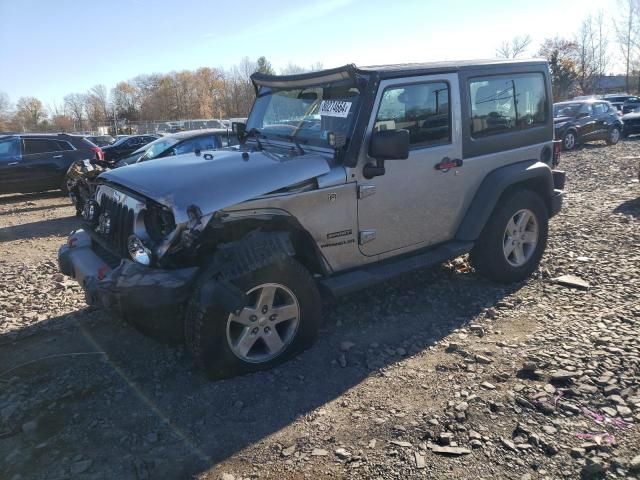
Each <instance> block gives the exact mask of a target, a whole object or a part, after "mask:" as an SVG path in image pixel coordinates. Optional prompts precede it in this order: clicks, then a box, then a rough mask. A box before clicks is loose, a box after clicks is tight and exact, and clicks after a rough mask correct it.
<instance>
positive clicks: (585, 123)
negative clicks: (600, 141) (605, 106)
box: [576, 103, 597, 141]
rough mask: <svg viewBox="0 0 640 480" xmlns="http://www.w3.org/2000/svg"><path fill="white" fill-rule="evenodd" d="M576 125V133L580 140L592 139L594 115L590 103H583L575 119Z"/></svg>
mask: <svg viewBox="0 0 640 480" xmlns="http://www.w3.org/2000/svg"><path fill="white" fill-rule="evenodd" d="M576 125H577V127H578V134H579V135H580V140H582V141H589V140H593V139H594V136H596V132H597V126H596V115H595V110H594V108H593V104H592V103H583V104H582V106H581V107H580V110H579V113H578V119H577V120H576Z"/></svg>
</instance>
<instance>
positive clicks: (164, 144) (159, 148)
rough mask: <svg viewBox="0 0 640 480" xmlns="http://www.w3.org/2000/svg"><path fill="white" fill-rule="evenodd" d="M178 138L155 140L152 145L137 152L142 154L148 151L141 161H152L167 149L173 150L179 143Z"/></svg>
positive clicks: (147, 145) (149, 144)
mask: <svg viewBox="0 0 640 480" xmlns="http://www.w3.org/2000/svg"><path fill="white" fill-rule="evenodd" d="M178 141H179V140H178V139H177V138H171V137H162V138H159V139H158V140H154V141H153V142H151V143H148V144H146V145H145V146H144V147H142V148H139V149H138V150H136V152H139V153H142V152H144V151H145V150H146V152H147V153H145V154H144V156H143V157H142V158H140V160H150V159H152V158H156V157H157V156H158V155H160V154H161V153H162V152H164V151H165V150H166V149H167V148H171V147H172V146H173V145H175V144H176V143H178Z"/></svg>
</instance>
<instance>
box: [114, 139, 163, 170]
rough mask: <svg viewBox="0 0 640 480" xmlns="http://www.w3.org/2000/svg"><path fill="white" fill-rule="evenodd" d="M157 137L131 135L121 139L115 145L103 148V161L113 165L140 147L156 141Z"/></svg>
mask: <svg viewBox="0 0 640 480" xmlns="http://www.w3.org/2000/svg"><path fill="white" fill-rule="evenodd" d="M157 139H158V136H157V135H152V134H149V135H131V136H129V137H124V138H122V139H118V140H116V142H115V143H113V144H111V145H108V146H106V147H104V148H103V151H104V161H105V162H107V163H114V162H117V161H118V160H120V159H121V158H123V157H126V156H127V155H129V154H130V153H133V152H134V151H136V150H138V149H139V148H140V147H143V146H145V145H146V144H147V143H151V142H153V141H154V140H157Z"/></svg>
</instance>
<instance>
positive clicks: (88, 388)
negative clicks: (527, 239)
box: [0, 266, 518, 479]
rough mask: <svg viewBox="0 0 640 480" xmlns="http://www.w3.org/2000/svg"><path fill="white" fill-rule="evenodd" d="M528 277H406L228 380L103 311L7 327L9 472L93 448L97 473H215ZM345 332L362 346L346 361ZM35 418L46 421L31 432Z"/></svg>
mask: <svg viewBox="0 0 640 480" xmlns="http://www.w3.org/2000/svg"><path fill="white" fill-rule="evenodd" d="M517 289H518V287H517V286H516V287H514V286H509V287H506V286H498V285H495V284H492V283H489V282H486V281H484V280H481V279H479V278H477V277H476V276H474V275H472V274H465V273H457V272H456V271H454V270H453V269H452V268H450V267H444V266H443V267H440V268H437V269H434V270H427V271H422V272H416V273H413V274H410V275H405V276H403V277H400V278H398V279H396V280H394V281H391V282H387V283H385V284H382V285H380V286H378V287H375V288H370V289H368V290H366V291H363V292H360V293H358V294H353V295H351V296H349V297H345V298H344V299H342V300H341V301H339V302H337V303H335V304H334V305H331V306H329V307H328V308H327V309H326V310H325V315H324V316H325V319H326V325H325V328H324V331H323V332H322V334H321V335H320V338H319V340H318V342H317V343H316V344H315V345H314V346H313V347H312V348H311V349H309V350H308V351H306V352H304V353H303V354H302V355H300V356H299V357H298V358H296V359H294V360H292V361H290V362H288V363H286V364H285V365H282V366H281V367H279V368H277V369H274V370H271V371H267V372H261V373H257V374H252V375H248V376H244V377H238V378H234V379H229V380H224V381H218V382H211V381H209V380H207V379H206V378H205V377H204V375H203V374H202V373H201V372H200V371H198V370H196V369H195V368H194V367H193V366H192V363H191V360H190V359H189V357H188V355H186V354H185V353H184V351H183V349H182V348H181V347H167V346H165V345H162V344H160V343H158V342H155V341H153V340H151V339H149V338H147V337H144V336H142V335H141V334H139V333H138V332H136V331H135V330H133V329H132V328H131V327H129V326H128V325H126V324H124V323H123V322H122V321H120V320H118V319H116V318H113V317H111V316H109V315H108V314H106V313H105V312H102V311H92V310H90V309H85V310H80V311H77V312H74V313H72V314H69V316H68V319H67V321H70V325H71V327H69V328H64V329H57V330H47V329H46V327H47V326H51V325H53V324H54V323H55V322H60V321H61V318H54V319H50V320H48V321H45V322H41V325H39V326H38V327H26V328H25V329H24V330H22V331H19V332H16V333H17V334H18V335H19V337H18V338H15V337H13V336H9V335H4V336H0V345H1V346H2V348H0V365H1V366H2V367H0V407H2V408H5V409H6V408H7V406H8V407H9V409H11V408H13V407H12V405H13V403H15V404H16V407H17V409H16V410H15V411H14V412H10V413H11V414H10V415H9V417H8V419H7V420H6V421H5V423H4V425H5V426H4V428H5V429H7V432H8V433H5V434H4V436H3V434H2V423H1V422H0V451H2V452H6V453H4V454H3V455H2V457H3V458H4V457H5V456H7V454H9V455H8V456H7V457H6V458H8V459H9V460H8V461H5V462H4V466H1V465H2V462H0V477H4V478H11V476H12V475H13V474H14V473H16V472H19V473H21V474H22V476H23V477H24V478H32V477H38V478H39V477H40V476H47V475H50V476H52V477H56V478H57V477H58V476H65V475H68V473H69V471H70V468H71V466H70V465H69V464H70V463H71V460H70V459H74V458H82V459H83V460H84V459H89V460H91V462H90V463H91V469H90V471H89V472H91V473H96V472H101V473H102V474H103V475H104V477H100V478H120V479H122V478H167V479H171V478H187V477H189V476H190V475H194V474H197V473H199V472H204V471H207V470H208V469H209V468H211V467H212V466H213V465H215V464H217V463H219V462H220V461H222V460H224V459H226V458H228V457H229V456H231V455H233V454H234V453H237V452H239V451H241V450H242V449H244V448H247V447H249V446H251V445H252V444H255V443H257V442H260V441H261V440H263V439H265V438H266V437H268V436H270V435H271V434H273V433H275V432H278V431H279V430H281V429H283V428H284V427H286V426H287V425H289V424H290V423H291V422H293V421H294V420H295V419H296V418H298V417H301V416H308V415H309V416H308V417H307V420H308V421H312V420H313V415H314V414H311V412H312V411H313V410H314V409H316V408H318V407H321V406H322V405H324V404H326V403H327V402H331V401H333V400H335V399H336V398H338V397H339V396H340V395H343V394H344V393H345V392H347V391H348V390H350V389H351V388H352V387H354V386H355V385H357V384H359V383H360V382H362V381H363V380H364V379H366V378H367V377H368V376H371V375H374V376H375V375H381V374H382V371H383V370H384V369H385V368H386V367H389V366H391V365H393V364H395V363H396V362H398V361H400V360H402V359H404V358H407V357H403V356H399V355H398V348H399V347H402V348H404V349H405V350H406V352H408V356H411V355H415V354H420V353H421V352H423V351H424V350H425V349H426V348H427V347H429V346H431V345H433V344H434V343H435V342H436V341H438V340H440V339H441V338H443V337H444V336H446V335H448V334H449V333H451V331H452V330H454V329H456V328H459V327H460V326H461V325H463V324H465V323H467V322H469V321H470V319H472V318H473V317H474V316H476V315H478V314H481V313H482V312H483V311H484V310H485V309H486V308H487V307H491V306H494V305H495V304H496V303H497V302H498V301H499V300H500V299H502V298H503V297H504V296H505V295H508V294H510V293H512V292H513V291H515V290H517ZM42 327H44V328H42ZM347 340H348V341H351V342H353V343H354V344H355V346H353V348H351V349H350V350H349V351H348V352H347V353H346V354H345V355H346V363H347V365H346V367H344V368H341V366H340V365H339V363H338V361H337V359H338V357H339V356H340V355H341V351H340V343H341V342H343V341H347ZM95 352H104V354H101V353H98V354H96V353H95ZM70 353H76V354H80V353H82V354H83V355H68V354H70ZM401 353H402V352H401ZM43 357H46V358H45V359H43V360H41V361H36V362H33V363H28V364H26V365H23V366H20V367H19V368H17V369H15V370H13V371H11V372H10V373H9V374H7V375H2V372H4V371H6V370H8V369H10V368H12V367H14V366H16V365H21V364H24V363H27V362H31V361H33V360H36V359H42V358H43ZM3 381H4V382H6V383H5V384H3V383H2V382H3ZM12 392H13V396H12ZM5 411H6V410H3V412H5ZM310 414H311V415H310ZM0 420H2V419H0ZM31 420H37V422H38V425H42V427H40V426H38V427H37V428H36V429H35V432H33V431H31V427H28V428H27V430H25V427H23V426H24V425H25V424H26V423H25V422H29V421H31ZM26 425H28V424H26ZM23 430H25V431H26V432H27V433H25V432H24V431H23ZM298 442H299V444H303V443H304V442H305V439H298ZM36 446H38V447H36ZM10 452H13V453H10ZM274 455H277V456H279V452H274ZM116 459H117V460H116ZM65 462H66V463H65ZM76 463H77V461H76ZM71 471H72V470H71ZM89 472H88V473H89Z"/></svg>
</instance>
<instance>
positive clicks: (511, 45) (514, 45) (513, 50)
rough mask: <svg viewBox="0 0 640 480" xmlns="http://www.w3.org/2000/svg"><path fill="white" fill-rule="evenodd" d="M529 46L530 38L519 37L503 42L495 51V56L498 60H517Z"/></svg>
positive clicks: (525, 36) (527, 36) (528, 36)
mask: <svg viewBox="0 0 640 480" xmlns="http://www.w3.org/2000/svg"><path fill="white" fill-rule="evenodd" d="M529 45H531V36H530V35H522V36H520V35H519V36H516V37H513V38H512V39H511V40H505V41H503V42H502V43H501V44H500V46H499V47H498V48H497V49H496V56H497V57H498V58H518V57H519V56H520V55H523V54H524V53H525V52H526V50H527V48H529Z"/></svg>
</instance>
